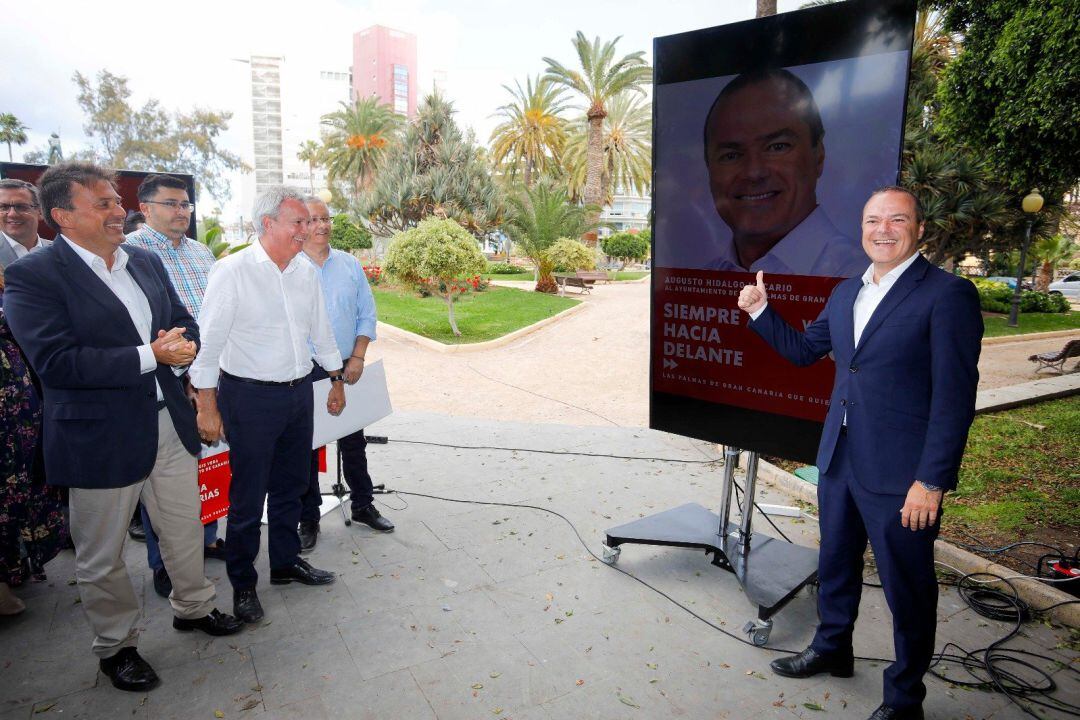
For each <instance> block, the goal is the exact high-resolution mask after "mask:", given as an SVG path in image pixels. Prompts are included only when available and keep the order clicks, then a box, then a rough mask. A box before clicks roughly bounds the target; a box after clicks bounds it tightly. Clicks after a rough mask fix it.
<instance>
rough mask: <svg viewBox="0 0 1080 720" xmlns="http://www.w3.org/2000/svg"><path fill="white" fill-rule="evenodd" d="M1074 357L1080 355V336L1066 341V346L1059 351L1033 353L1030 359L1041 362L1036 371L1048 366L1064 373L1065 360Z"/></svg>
mask: <svg viewBox="0 0 1080 720" xmlns="http://www.w3.org/2000/svg"><path fill="white" fill-rule="evenodd" d="M1073 357H1080V338H1077V339H1075V340H1070V341H1069V342H1067V343H1065V347H1063V348H1061V350H1058V351H1057V352H1045V353H1040V354H1038V355H1032V356H1031V357H1029V358H1028V360H1030V361H1031V362H1034V363H1039V367H1037V368H1035V372H1039V371H1040V370H1044V369H1046V368H1054V369H1055V370H1057V371H1058V372H1059V373H1064V372H1065V361H1066V360H1068V359H1069V358H1073Z"/></svg>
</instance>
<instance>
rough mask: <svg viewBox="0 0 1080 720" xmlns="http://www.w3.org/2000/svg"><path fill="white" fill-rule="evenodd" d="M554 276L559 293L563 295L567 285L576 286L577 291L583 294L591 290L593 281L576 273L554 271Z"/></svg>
mask: <svg viewBox="0 0 1080 720" xmlns="http://www.w3.org/2000/svg"><path fill="white" fill-rule="evenodd" d="M554 276H555V284H556V285H558V286H559V294H560V295H565V294H566V288H568V287H575V288H578V293H579V294H581V295H584V294H585V293H588V292H591V291H592V283H593V282H595V281H589V280H585V279H584V278H580V277H578V276H577V275H568V274H567V273H554Z"/></svg>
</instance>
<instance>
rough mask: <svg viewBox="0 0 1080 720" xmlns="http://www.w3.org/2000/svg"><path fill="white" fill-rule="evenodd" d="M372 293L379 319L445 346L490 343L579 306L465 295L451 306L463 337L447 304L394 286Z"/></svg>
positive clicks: (517, 296)
mask: <svg viewBox="0 0 1080 720" xmlns="http://www.w3.org/2000/svg"><path fill="white" fill-rule="evenodd" d="M372 290H373V291H374V293H375V305H376V306H377V307H378V309H379V310H378V311H379V319H380V320H382V321H383V322H385V323H389V324H390V325H395V326H397V327H399V328H401V329H403V330H408V331H409V332H414V333H416V334H418V335H423V336H424V337H427V338H431V339H432V340H438V341H439V342H442V343H447V344H449V345H458V344H462V343H476V342H483V341H485V340H494V339H495V338H498V337H502V336H503V335H506V334H507V333H510V332H513V331H514V330H518V329H519V328H523V327H525V326H526V325H532V324H533V323H535V322H539V321H540V320H543V319H544V318H548V317H551V316H552V315H557V314H558V313H560V312H562V311H563V310H565V309H566V308H568V307H571V306H573V305H576V304H578V302H580V301H579V300H574V299H572V298H567V297H558V296H556V295H545V294H543V293H537V292H531V291H527V290H517V289H515V288H501V287H490V288H488V289H487V290H485V291H484V292H479V293H469V294H468V295H465V296H463V297H460V298H458V300H457V301H456V302H455V303H454V317H455V319H456V320H457V324H458V329H460V330H461V337H454V334H453V332H451V330H450V323H449V321H448V320H447V312H446V301H445V300H442V299H441V298H438V297H427V298H422V297H419V296H418V295H417V294H416V293H415V292H413V291H412V290H402V289H400V288H396V287H393V286H379V287H374V288H372Z"/></svg>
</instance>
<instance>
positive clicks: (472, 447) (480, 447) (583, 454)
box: [389, 439, 724, 465]
mask: <svg viewBox="0 0 1080 720" xmlns="http://www.w3.org/2000/svg"><path fill="white" fill-rule="evenodd" d="M389 442H391V443H405V444H407V445H431V446H432V447H444V448H451V449H453V450H501V451H503V452H525V453H536V454H539V455H575V456H578V457H598V458H611V459H613V460H650V461H655V462H666V463H684V464H686V465H712V464H714V463H719V464H720V465H723V464H724V459H723V458H716V459H715V460H680V459H679V458H662V457H640V456H634V455H611V454H608V453H587V452H577V451H575V450H535V449H533V448H508V447H498V446H493V445H454V444H451V443H437V442H429V441H427V440H393V439H392V440H390V441H389Z"/></svg>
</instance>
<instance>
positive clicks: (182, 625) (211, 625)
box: [172, 608, 244, 637]
mask: <svg viewBox="0 0 1080 720" xmlns="http://www.w3.org/2000/svg"><path fill="white" fill-rule="evenodd" d="M172 626H173V627H174V628H175V629H177V630H179V631H180V632H191V631H192V630H202V631H203V632H204V633H206V634H207V635H215V636H218V637H220V636H222V635H232V634H234V633H238V632H240V631H241V630H242V629H243V628H244V621H243V620H237V619H236V618H234V617H233V616H232V615H225V614H224V613H222V612H219V611H218V609H217V608H214V609H213V610H211V611H210V614H209V615H203V616H202V617H201V618H178V617H175V616H174V617H173V619H172Z"/></svg>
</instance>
